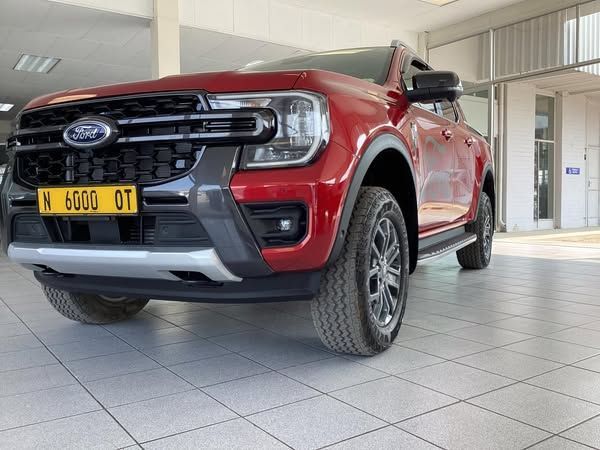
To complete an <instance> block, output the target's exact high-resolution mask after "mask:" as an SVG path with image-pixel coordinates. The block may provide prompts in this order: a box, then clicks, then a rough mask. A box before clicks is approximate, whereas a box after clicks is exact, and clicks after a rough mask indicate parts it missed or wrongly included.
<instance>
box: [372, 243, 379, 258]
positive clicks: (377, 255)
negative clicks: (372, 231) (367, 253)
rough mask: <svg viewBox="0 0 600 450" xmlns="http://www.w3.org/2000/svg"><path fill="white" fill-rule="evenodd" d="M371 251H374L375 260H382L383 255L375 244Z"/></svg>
mask: <svg viewBox="0 0 600 450" xmlns="http://www.w3.org/2000/svg"><path fill="white" fill-rule="evenodd" d="M371 250H372V251H373V253H375V258H376V259H379V258H381V253H380V252H379V249H378V248H377V245H376V244H375V242H373V243H372V244H371Z"/></svg>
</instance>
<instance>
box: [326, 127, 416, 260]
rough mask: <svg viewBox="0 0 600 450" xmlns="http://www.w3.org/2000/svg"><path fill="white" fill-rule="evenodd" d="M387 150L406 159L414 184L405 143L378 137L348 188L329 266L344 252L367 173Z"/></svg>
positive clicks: (410, 159) (386, 135) (386, 136)
mask: <svg viewBox="0 0 600 450" xmlns="http://www.w3.org/2000/svg"><path fill="white" fill-rule="evenodd" d="M385 150H396V151H397V152H399V153H400V154H401V155H402V156H403V157H404V159H405V160H406V163H407V164H408V167H409V168H410V172H411V176H412V179H413V182H414V179H415V171H414V167H413V164H412V157H411V155H410V152H409V150H408V148H407V147H406V145H405V144H404V142H402V141H401V140H400V139H399V138H398V137H396V136H394V135H392V134H384V135H381V136H378V137H376V138H375V139H374V140H373V142H371V143H370V144H369V146H368V147H367V149H366V151H365V152H364V153H363V155H362V156H361V158H360V161H359V162H358V166H357V168H356V170H355V171H354V174H353V175H352V181H351V182H350V187H349V188H348V193H347V194H346V199H345V201H344V207H343V209H342V215H341V218H340V223H339V225H338V229H337V233H336V237H335V242H334V244H333V247H332V250H331V254H330V255H329V259H328V260H327V265H328V266H329V265H331V264H332V263H334V262H335V261H336V260H337V258H338V257H339V255H340V253H341V251H342V248H343V246H344V241H345V239H346V234H347V232H348V228H349V226H350V218H351V217H352V211H353V210H354V204H355V203H356V199H357V198H358V192H359V190H360V188H361V186H362V183H363V181H364V179H365V175H366V174H367V171H368V170H369V168H370V167H371V164H372V163H373V161H375V158H377V156H378V155H379V154H380V153H382V152H384V151H385Z"/></svg>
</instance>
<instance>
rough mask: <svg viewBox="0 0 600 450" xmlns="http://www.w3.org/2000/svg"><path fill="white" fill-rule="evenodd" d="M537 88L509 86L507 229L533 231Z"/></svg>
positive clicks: (506, 124)
mask: <svg viewBox="0 0 600 450" xmlns="http://www.w3.org/2000/svg"><path fill="white" fill-rule="evenodd" d="M535 94H536V89H535V87H534V86H532V85H528V84H518V83H515V84H509V85H508V86H507V88H506V111H505V112H506V114H505V122H504V123H505V128H506V135H505V145H506V149H507V154H506V172H507V185H506V230H507V231H527V230H533V229H535V227H536V224H535V222H534V220H533V171H534V155H533V151H534V139H535V132H534V124H535Z"/></svg>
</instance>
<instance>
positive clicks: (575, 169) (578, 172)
mask: <svg viewBox="0 0 600 450" xmlns="http://www.w3.org/2000/svg"><path fill="white" fill-rule="evenodd" d="M567 175H581V168H580V167H567Z"/></svg>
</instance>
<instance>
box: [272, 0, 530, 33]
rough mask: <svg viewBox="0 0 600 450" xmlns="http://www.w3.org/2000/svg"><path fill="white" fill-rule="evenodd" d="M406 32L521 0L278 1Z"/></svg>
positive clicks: (495, 8) (457, 19)
mask: <svg viewBox="0 0 600 450" xmlns="http://www.w3.org/2000/svg"><path fill="white" fill-rule="evenodd" d="M280 1H281V2H284V3H289V4H294V5H300V6H304V7H309V8H314V9H317V10H320V11H323V12H328V13H332V14H339V15H342V16H347V17H351V18H355V19H361V20H367V21H372V22H375V23H381V24H384V25H386V26H391V27H394V26H396V27H398V28H400V29H404V30H409V31H430V30H434V29H436V28H440V27H443V26H447V25H451V24H453V23H457V22H462V21H463V20H467V19H470V18H472V17H476V16H479V15H481V14H485V13H486V12H490V11H494V10H497V9H500V8H504V7H506V6H509V5H512V4H514V3H519V2H521V1H523V0H455V1H454V2H452V3H449V4H447V5H445V6H436V5H432V4H431V3H427V2H424V1H421V0H368V1H367V0H280Z"/></svg>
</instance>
